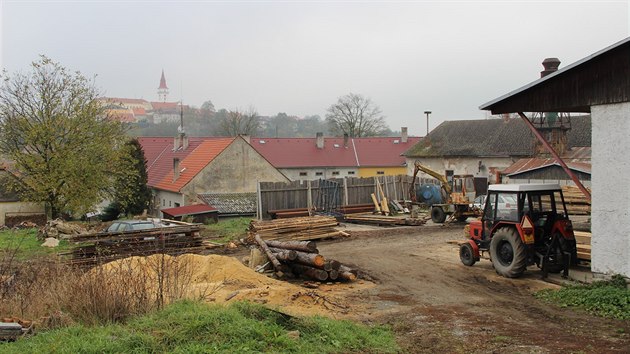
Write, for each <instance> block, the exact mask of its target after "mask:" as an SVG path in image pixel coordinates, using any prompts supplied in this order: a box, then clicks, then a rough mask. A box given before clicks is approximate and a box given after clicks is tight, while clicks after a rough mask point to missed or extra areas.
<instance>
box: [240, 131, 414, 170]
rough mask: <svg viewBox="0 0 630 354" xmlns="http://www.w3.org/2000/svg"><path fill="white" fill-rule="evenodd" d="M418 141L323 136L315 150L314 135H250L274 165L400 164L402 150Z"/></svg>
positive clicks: (353, 165) (255, 147)
mask: <svg viewBox="0 0 630 354" xmlns="http://www.w3.org/2000/svg"><path fill="white" fill-rule="evenodd" d="M418 141H420V138H417V137H410V138H408V140H407V142H406V143H402V142H401V141H400V138H396V137H372V138H350V139H348V143H347V146H344V139H343V138H330V137H326V138H324V148H323V149H318V148H317V146H316V138H251V139H250V144H251V145H252V146H253V147H254V149H256V150H257V151H258V152H259V153H260V154H261V155H263V156H264V157H265V158H266V159H267V160H269V162H271V164H272V165H274V166H275V167H276V168H292V167H296V168H297V167H362V166H382V167H388V166H402V165H403V163H404V162H405V158H404V157H403V156H400V154H402V153H403V152H404V151H406V150H407V149H409V148H410V147H411V146H413V145H414V144H416V143H417V142H418Z"/></svg>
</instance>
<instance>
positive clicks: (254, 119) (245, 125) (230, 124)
mask: <svg viewBox="0 0 630 354" xmlns="http://www.w3.org/2000/svg"><path fill="white" fill-rule="evenodd" d="M259 124H260V121H259V118H258V112H256V109H255V108H254V107H250V108H249V109H248V110H247V111H244V112H241V111H240V110H239V109H238V108H237V109H234V110H229V111H227V114H226V115H225V116H224V117H223V118H222V120H221V122H220V133H221V134H222V135H226V136H237V135H239V134H246V135H253V134H254V133H256V131H257V130H258V126H259Z"/></svg>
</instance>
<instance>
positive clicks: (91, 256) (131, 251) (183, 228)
mask: <svg viewBox="0 0 630 354" xmlns="http://www.w3.org/2000/svg"><path fill="white" fill-rule="evenodd" d="M200 230H201V226H199V225H195V224H188V225H178V226H173V227H161V228H155V229H147V230H136V231H124V232H100V233H96V234H80V235H74V236H72V237H70V238H69V239H68V240H69V241H70V242H72V243H76V244H77V245H78V246H77V247H75V248H73V249H72V251H70V252H66V253H63V254H62V255H64V256H69V258H70V259H69V261H68V262H69V263H70V264H72V265H77V266H81V267H92V266H95V265H97V264H102V263H106V262H110V261H113V260H116V259H121V258H127V257H131V256H148V255H152V254H156V253H164V254H169V255H179V254H184V253H201V252H202V251H203V250H205V249H206V247H205V245H204V244H203V240H202V238H201V235H200V233H199V231H200Z"/></svg>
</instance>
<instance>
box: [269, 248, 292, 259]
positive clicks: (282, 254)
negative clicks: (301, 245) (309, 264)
mask: <svg viewBox="0 0 630 354" xmlns="http://www.w3.org/2000/svg"><path fill="white" fill-rule="evenodd" d="M269 250H270V251H271V252H273V255H274V256H275V257H276V258H278V259H279V260H281V261H285V262H287V261H294V260H295V259H296V258H297V252H296V251H294V250H285V249H282V248H275V247H269Z"/></svg>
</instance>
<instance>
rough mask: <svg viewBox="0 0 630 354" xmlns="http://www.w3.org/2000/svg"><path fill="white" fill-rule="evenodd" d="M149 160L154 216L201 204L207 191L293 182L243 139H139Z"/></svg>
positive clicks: (236, 190)
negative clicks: (259, 182)
mask: <svg viewBox="0 0 630 354" xmlns="http://www.w3.org/2000/svg"><path fill="white" fill-rule="evenodd" d="M138 140H139V142H140V144H141V145H142V149H143V151H144V155H145V158H146V160H147V174H148V185H149V186H150V187H151V188H152V189H153V191H154V198H155V199H154V210H153V212H154V214H157V211H159V210H161V209H167V208H175V207H181V206H186V205H192V204H197V203H198V198H197V195H198V194H201V193H214V194H217V193H218V194H221V193H255V192H256V188H257V182H258V181H268V182H288V181H289V180H288V178H287V177H286V176H284V175H283V174H282V173H281V172H280V171H278V170H277V169H276V168H275V167H274V166H273V165H272V164H271V163H270V162H269V161H268V160H267V159H266V158H265V157H264V156H262V155H261V154H260V153H259V152H257V151H256V150H255V149H253V148H252V146H251V145H250V144H249V143H248V142H247V141H246V140H245V139H244V138H243V137H240V136H239V137H206V138H201V137H188V136H187V135H186V134H184V133H181V134H178V135H177V136H176V137H174V138H168V137H141V138H138Z"/></svg>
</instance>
